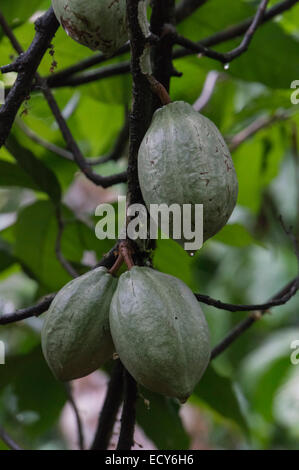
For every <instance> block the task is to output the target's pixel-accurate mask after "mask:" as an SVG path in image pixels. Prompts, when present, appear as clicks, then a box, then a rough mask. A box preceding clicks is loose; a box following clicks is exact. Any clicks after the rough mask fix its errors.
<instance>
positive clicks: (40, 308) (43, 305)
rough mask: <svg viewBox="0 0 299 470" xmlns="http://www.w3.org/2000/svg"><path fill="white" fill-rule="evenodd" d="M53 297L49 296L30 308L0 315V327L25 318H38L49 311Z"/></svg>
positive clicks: (52, 295)
mask: <svg viewBox="0 0 299 470" xmlns="http://www.w3.org/2000/svg"><path fill="white" fill-rule="evenodd" d="M55 295H56V294H49V295H47V296H46V297H45V298H44V299H43V300H42V301H41V302H39V303H38V304H36V305H32V306H31V307H26V308H22V309H19V310H16V311H15V312H12V313H6V314H4V315H0V325H8V324H9V323H14V322H17V321H21V320H25V319H26V318H30V317H38V316H39V315H41V314H42V313H44V312H46V311H47V310H48V309H49V307H50V305H51V303H52V301H53V299H54V297H55Z"/></svg>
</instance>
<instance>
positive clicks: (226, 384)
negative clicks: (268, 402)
mask: <svg viewBox="0 0 299 470" xmlns="http://www.w3.org/2000/svg"><path fill="white" fill-rule="evenodd" d="M192 397H193V398H195V399H199V400H200V401H203V402H204V403H205V404H206V405H207V406H208V407H209V408H210V409H211V410H212V411H214V412H216V413H217V414H219V415H220V416H222V417H224V418H225V419H228V420H230V421H233V422H234V423H236V424H238V425H239V426H240V428H242V429H243V430H245V431H247V429H248V426H247V422H246V420H245V417H244V414H243V412H242V409H241V405H240V401H239V397H238V395H237V392H236V389H235V386H234V384H233V382H232V381H231V379H229V378H227V377H224V376H222V375H220V374H219V373H218V372H216V370H215V369H214V367H213V366H212V365H210V366H209V367H208V369H207V370H206V372H205V373H204V376H203V377H202V379H201V381H200V382H199V384H198V385H197V386H196V388H195V391H194V393H193V395H192Z"/></svg>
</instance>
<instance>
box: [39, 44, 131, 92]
mask: <svg viewBox="0 0 299 470" xmlns="http://www.w3.org/2000/svg"><path fill="white" fill-rule="evenodd" d="M129 51H130V44H129V43H127V44H125V45H124V46H122V47H121V48H120V49H118V51H116V52H115V53H114V54H113V55H112V56H110V57H109V58H108V57H107V56H106V55H104V54H102V53H99V54H94V55H92V56H91V57H88V58H87V59H83V60H82V61H81V62H78V63H77V64H74V65H71V66H70V67H67V68H65V69H63V70H61V71H59V72H55V73H53V74H51V75H49V76H48V77H47V84H48V85H49V87H51V88H52V87H53V86H55V84H56V85H57V84H58V83H59V82H63V81H65V80H67V79H69V77H71V76H72V75H75V74H76V73H79V72H83V71H84V70H86V69H89V68H90V67H93V66H94V65H99V64H102V63H103V62H106V61H107V60H108V59H111V58H113V57H119V56H121V55H123V54H125V53H126V52H129Z"/></svg>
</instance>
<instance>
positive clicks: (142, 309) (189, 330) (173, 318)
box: [110, 266, 210, 402]
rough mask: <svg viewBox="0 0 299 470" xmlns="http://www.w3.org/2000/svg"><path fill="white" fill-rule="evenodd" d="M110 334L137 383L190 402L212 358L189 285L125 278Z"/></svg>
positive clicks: (142, 270)
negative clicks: (189, 399) (188, 399)
mask: <svg viewBox="0 0 299 470" xmlns="http://www.w3.org/2000/svg"><path fill="white" fill-rule="evenodd" d="M110 328H111V334H112V337H113V341H114V344H115V348H116V352H117V353H118V354H119V357H120V359H121V361H122V362H123V364H124V366H125V367H126V368H127V369H128V371H129V372H130V374H131V375H132V376H133V377H134V378H135V380H136V381H137V382H138V383H140V384H141V385H143V386H144V387H146V388H148V389H149V390H152V391H153V392H158V393H161V394H162V395H167V396H171V397H177V398H178V399H179V400H181V401H182V402H184V401H186V399H187V398H188V397H189V396H190V395H191V393H192V391H193V389H194V387H195V385H196V384H197V382H199V380H200V378H201V376H202V374H203V373H204V371H205V369H206V367H207V365H208V362H209V358H210V339H209V330H208V326H207V323H206V320H205V317H204V315H203V313H202V310H201V308H200V306H199V303H198V301H197V300H196V299H195V297H194V295H193V293H192V292H191V290H190V289H189V287H187V286H186V284H184V283H183V282H182V281H180V280H179V279H177V278H175V277H173V276H169V275H167V274H163V273H161V272H158V271H155V270H153V269H151V268H146V267H138V266H135V267H133V268H132V269H131V270H130V271H127V272H126V273H124V274H122V275H121V276H120V279H119V282H118V286H117V290H116V292H115V294H114V296H113V299H112V302H111V307H110Z"/></svg>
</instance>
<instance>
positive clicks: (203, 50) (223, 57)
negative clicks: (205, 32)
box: [173, 0, 269, 64]
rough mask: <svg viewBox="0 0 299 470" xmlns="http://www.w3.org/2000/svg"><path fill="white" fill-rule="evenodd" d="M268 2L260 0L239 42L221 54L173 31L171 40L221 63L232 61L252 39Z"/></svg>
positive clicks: (245, 49) (244, 50) (243, 50)
mask: <svg viewBox="0 0 299 470" xmlns="http://www.w3.org/2000/svg"><path fill="white" fill-rule="evenodd" d="M268 3H269V0H262V1H261V3H260V5H259V7H258V9H257V12H256V15H255V17H254V18H253V21H252V23H251V24H250V26H249V28H248V29H247V31H246V33H245V35H244V38H243V40H242V42H241V44H240V45H239V46H238V47H236V48H235V49H233V50H232V51H230V52H226V53H223V54H222V53H220V52H217V51H214V50H212V49H209V48H207V47H205V46H203V45H200V44H198V43H194V42H192V41H190V40H189V39H186V38H184V37H183V36H180V35H179V34H177V33H175V32H174V33H173V41H174V43H175V44H179V45H180V46H183V47H185V48H187V49H190V50H192V51H193V52H198V53H200V54H202V55H204V56H206V57H209V58H211V59H215V60H217V61H219V62H222V63H223V64H228V63H229V62H232V61H233V60H234V59H236V58H237V57H239V56H240V55H242V54H244V52H246V51H247V49H248V47H249V45H250V43H251V41H252V38H253V35H254V33H255V32H256V30H257V28H258V27H259V25H260V24H261V22H262V19H263V17H264V14H265V10H266V8H267V5H268Z"/></svg>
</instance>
